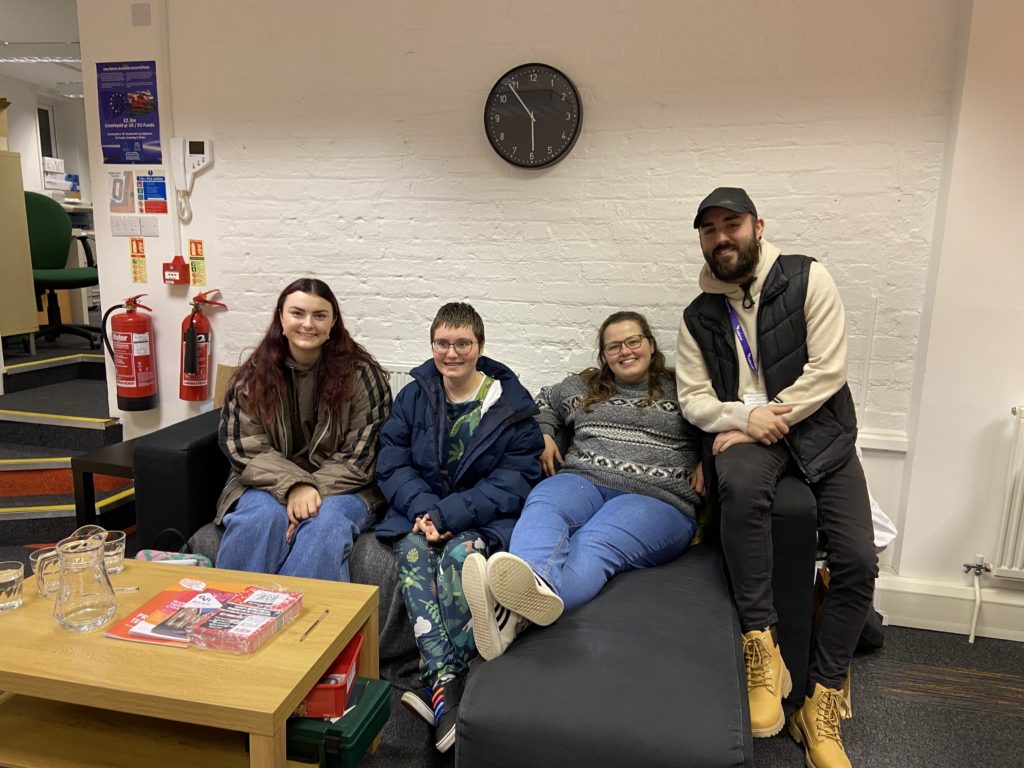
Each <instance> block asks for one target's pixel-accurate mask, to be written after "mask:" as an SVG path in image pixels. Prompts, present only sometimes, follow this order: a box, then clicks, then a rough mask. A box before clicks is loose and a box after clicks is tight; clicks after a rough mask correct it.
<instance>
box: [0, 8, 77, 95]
mask: <svg viewBox="0 0 1024 768" xmlns="http://www.w3.org/2000/svg"><path fill="white" fill-rule="evenodd" d="M20 56H36V57H42V56H62V57H75V58H78V57H80V53H79V47H78V9H77V4H76V1H75V0H0V58H9V57H20ZM0 75H3V76H4V77H10V78H13V79H15V80H22V81H24V82H27V83H32V84H33V85H37V86H41V87H42V88H45V89H47V90H51V91H55V92H58V93H59V92H66V91H67V90H69V88H70V87H69V86H68V85H60V87H58V85H59V84H68V83H74V84H77V86H76V87H77V90H78V91H79V92H81V82H82V65H81V63H60V64H49V63H48V64H8V63H0Z"/></svg>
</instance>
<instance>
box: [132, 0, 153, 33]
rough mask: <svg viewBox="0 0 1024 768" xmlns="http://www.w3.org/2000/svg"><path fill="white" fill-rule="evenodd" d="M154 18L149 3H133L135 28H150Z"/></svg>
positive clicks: (133, 23)
mask: <svg viewBox="0 0 1024 768" xmlns="http://www.w3.org/2000/svg"><path fill="white" fill-rule="evenodd" d="M152 16H153V14H152V11H151V9H150V7H149V3H132V26H133V27H148V26H149V25H150V24H151V23H152Z"/></svg>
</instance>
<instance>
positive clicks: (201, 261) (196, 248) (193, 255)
mask: <svg viewBox="0 0 1024 768" xmlns="http://www.w3.org/2000/svg"><path fill="white" fill-rule="evenodd" d="M188 267H189V279H190V281H191V283H192V285H206V247H205V246H204V245H203V241H202V240H189V241H188Z"/></svg>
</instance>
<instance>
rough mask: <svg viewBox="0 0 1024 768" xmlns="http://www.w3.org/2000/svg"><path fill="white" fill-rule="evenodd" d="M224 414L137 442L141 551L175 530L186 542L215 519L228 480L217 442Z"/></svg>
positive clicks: (203, 417) (201, 416)
mask: <svg viewBox="0 0 1024 768" xmlns="http://www.w3.org/2000/svg"><path fill="white" fill-rule="evenodd" d="M219 426H220V410H213V411H208V412H207V413H201V414H199V415H198V416H193V417H192V418H190V419H186V420H185V421H181V422H178V423H177V424H172V425H171V426H169V427H164V428H163V429H158V430H157V431H155V432H151V433H150V434H148V435H143V436H142V437H140V438H138V439H137V440H136V441H135V516H136V520H137V521H138V543H139V548H140V549H145V548H149V547H152V546H153V545H154V543H155V542H156V540H157V537H158V536H159V534H160V533H161V532H162V531H164V530H166V529H168V528H173V529H175V530H177V531H180V532H181V534H182V535H183V536H184V537H185V538H188V537H189V536H191V535H192V534H193V533H194V532H195V531H196V530H197V529H198V528H200V527H201V526H203V525H204V524H205V523H208V522H210V521H211V520H213V518H214V515H215V514H216V506H217V499H218V497H219V496H220V492H221V491H222V490H223V489H224V483H225V482H226V481H227V476H228V460H227V457H226V456H225V455H224V454H223V453H222V452H221V450H220V444H219V443H218V439H217V429H218V427H219Z"/></svg>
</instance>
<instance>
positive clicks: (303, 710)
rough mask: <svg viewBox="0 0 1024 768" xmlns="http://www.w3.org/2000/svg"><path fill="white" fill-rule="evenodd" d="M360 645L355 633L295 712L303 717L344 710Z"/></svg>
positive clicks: (325, 714)
mask: <svg viewBox="0 0 1024 768" xmlns="http://www.w3.org/2000/svg"><path fill="white" fill-rule="evenodd" d="M362 647H363V636H362V634H361V633H358V632H357V633H356V635H355V636H354V637H353V638H352V639H351V640H349V641H348V645H346V646H345V649H344V650H343V651H342V652H341V653H340V654H338V658H336V659H335V660H334V662H333V663H332V664H331V666H330V667H328V668H327V673H326V674H325V675H324V676H323V677H322V678H320V682H318V683H317V684H316V685H314V686H313V689H312V690H311V691H310V692H309V693H308V694H306V698H305V699H304V700H303V702H302V706H301V707H300V708H299V710H300V711H297V712H296V714H299V715H303V716H305V717H341V716H342V715H343V714H344V713H345V707H346V706H347V704H348V697H349V694H350V693H351V692H352V686H353V684H354V683H355V681H356V667H357V666H358V665H359V651H360V650H362Z"/></svg>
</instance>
